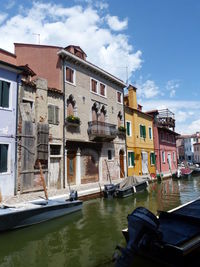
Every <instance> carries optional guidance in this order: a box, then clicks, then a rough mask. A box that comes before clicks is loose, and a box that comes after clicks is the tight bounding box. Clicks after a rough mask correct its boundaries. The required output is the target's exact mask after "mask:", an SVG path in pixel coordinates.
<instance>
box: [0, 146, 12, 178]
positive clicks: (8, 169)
mask: <svg viewBox="0 0 200 267" xmlns="http://www.w3.org/2000/svg"><path fill="white" fill-rule="evenodd" d="M0 145H8V150H7V171H6V172H0V175H7V174H10V173H11V165H10V164H11V161H10V155H11V154H10V149H11V144H10V143H8V142H0Z"/></svg>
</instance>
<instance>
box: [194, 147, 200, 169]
mask: <svg viewBox="0 0 200 267" xmlns="http://www.w3.org/2000/svg"><path fill="white" fill-rule="evenodd" d="M193 146H194V163H198V164H200V143H194V145H193Z"/></svg>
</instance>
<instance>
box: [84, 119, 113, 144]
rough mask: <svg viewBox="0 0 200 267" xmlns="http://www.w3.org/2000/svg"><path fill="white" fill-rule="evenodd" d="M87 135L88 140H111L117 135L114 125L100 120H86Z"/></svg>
mask: <svg viewBox="0 0 200 267" xmlns="http://www.w3.org/2000/svg"><path fill="white" fill-rule="evenodd" d="M88 135H89V139H90V141H104V142H106V141H112V140H114V139H115V138H116V136H117V129H116V125H114V124H110V123H106V122H101V121H90V122H88Z"/></svg>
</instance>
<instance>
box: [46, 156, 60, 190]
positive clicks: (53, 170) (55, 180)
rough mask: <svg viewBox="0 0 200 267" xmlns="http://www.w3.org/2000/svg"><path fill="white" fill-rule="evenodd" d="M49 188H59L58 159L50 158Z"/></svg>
mask: <svg viewBox="0 0 200 267" xmlns="http://www.w3.org/2000/svg"><path fill="white" fill-rule="evenodd" d="M49 187H50V188H57V189H60V188H61V184H60V158H50V170H49Z"/></svg>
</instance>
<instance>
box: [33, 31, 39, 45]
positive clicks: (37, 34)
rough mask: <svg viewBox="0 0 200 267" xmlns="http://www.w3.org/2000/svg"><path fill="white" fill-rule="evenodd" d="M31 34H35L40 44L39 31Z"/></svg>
mask: <svg viewBox="0 0 200 267" xmlns="http://www.w3.org/2000/svg"><path fill="white" fill-rule="evenodd" d="M33 35H36V36H37V37H38V44H40V33H33Z"/></svg>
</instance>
